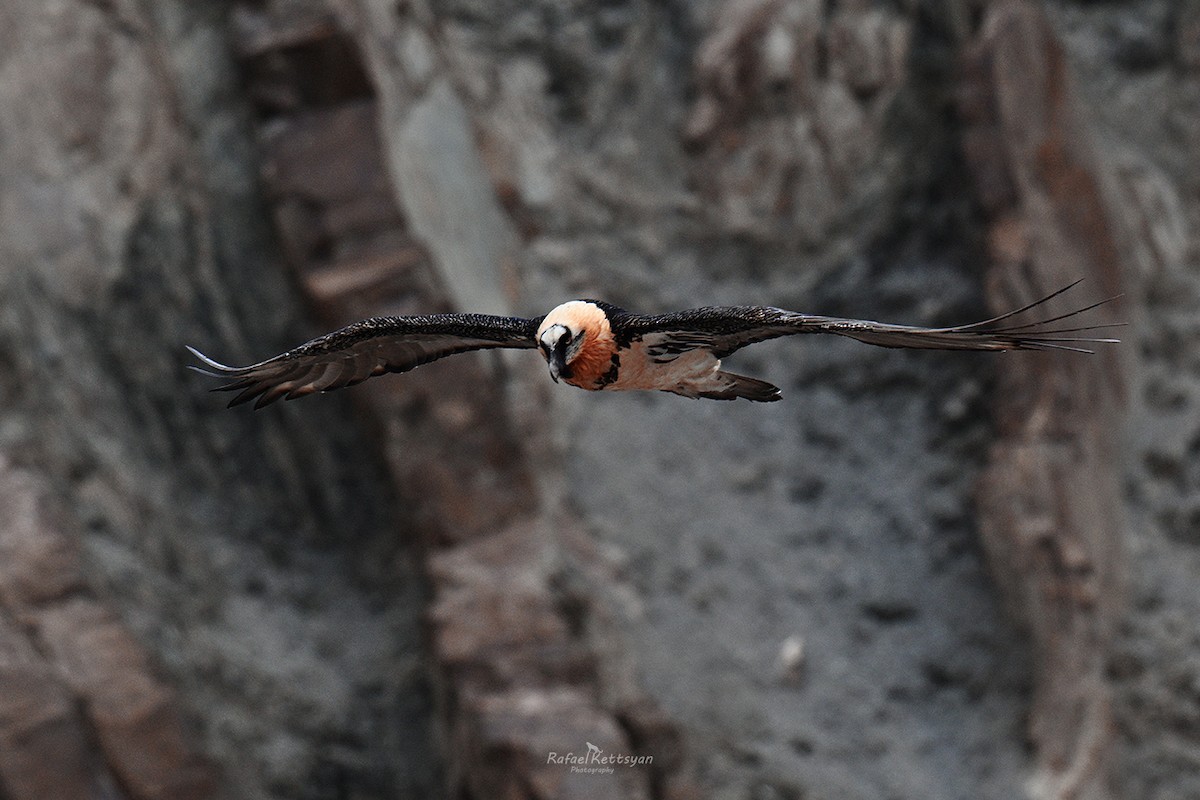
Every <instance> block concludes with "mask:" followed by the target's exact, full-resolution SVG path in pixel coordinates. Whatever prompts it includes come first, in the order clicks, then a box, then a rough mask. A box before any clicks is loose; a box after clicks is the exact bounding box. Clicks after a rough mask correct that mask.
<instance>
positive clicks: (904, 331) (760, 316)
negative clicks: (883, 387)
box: [614, 281, 1124, 361]
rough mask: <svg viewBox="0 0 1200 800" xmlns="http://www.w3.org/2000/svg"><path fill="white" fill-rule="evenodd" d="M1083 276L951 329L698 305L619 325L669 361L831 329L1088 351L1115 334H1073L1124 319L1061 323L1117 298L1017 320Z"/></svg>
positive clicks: (949, 343) (985, 345)
mask: <svg viewBox="0 0 1200 800" xmlns="http://www.w3.org/2000/svg"><path fill="white" fill-rule="evenodd" d="M1078 283H1079V282H1078V281H1076V282H1075V283H1073V284H1071V285H1070V286H1067V287H1065V288H1063V289H1060V290H1058V291H1057V292H1054V293H1053V294H1051V295H1048V296H1046V297H1043V298H1041V299H1040V300H1037V301H1035V302H1033V303H1030V304H1029V305H1027V306H1025V307H1023V308H1018V309H1016V310H1014V311H1010V312H1008V313H1007V314H1002V315H1000V316H998V317H994V318H992V319H988V320H983V321H982V322H975V323H971V324H969V325H958V326H955V327H951V328H922V327H917V326H914V325H891V324H888V323H884V322H872V321H869V320H859V319H841V318H839V317H822V316H814V315H811V314H799V313H796V312H794V311H785V310H783V309H780V308H770V307H766V306H728V307H722V308H696V309H692V310H690V311H680V312H677V313H674V314H661V315H656V316H642V315H635V314H626V315H624V316H622V317H620V318H618V320H616V325H615V326H614V327H615V328H617V329H619V331H620V335H621V336H622V337H623V338H624V339H626V340H627V341H639V340H640V341H644V342H645V343H646V345H647V349H648V351H649V354H650V356H651V357H652V358H656V359H658V360H661V361H668V360H670V359H672V358H674V357H675V356H677V355H679V353H682V352H686V351H687V350H693V349H696V348H706V349H710V350H712V352H713V354H714V355H716V356H717V357H718V358H724V357H725V356H727V355H729V354H730V353H733V352H734V351H736V350H739V349H740V348H742V347H745V346H746V345H749V344H754V343H755V342H762V341H765V340H767V339H774V338H777V337H780V336H793V335H796V334H801V333H832V334H836V335H838V336H848V337H850V338H852V339H857V340H859V341H860V342H866V343H868V344H874V345H879V346H881V347H907V348H925V349H933V350H1070V351H1074V352H1081V353H1090V352H1092V351H1091V350H1089V349H1087V348H1086V347H1085V345H1089V344H1113V343H1116V342H1118V341H1119V340H1117V339H1107V338H1095V337H1090V336H1078V335H1074V334H1079V333H1087V332H1090V331H1097V330H1101V329H1104V328H1113V327H1120V326H1121V325H1123V324H1124V323H1111V324H1097V325H1082V326H1072V325H1070V324H1069V323H1067V324H1065V325H1059V326H1056V325H1055V323H1059V322H1062V321H1063V320H1066V319H1069V318H1071V317H1074V316H1076V315H1079V314H1082V313H1084V312H1086V311H1091V310H1092V309H1094V308H1096V307H1098V306H1101V305H1104V304H1105V303H1108V302H1111V301H1113V300H1115V299H1117V298H1115V297H1112V298H1109V299H1108V300H1102V301H1101V302H1099V303H1093V304H1092V305H1089V306H1087V307H1085V308H1079V309H1075V310H1073V311H1069V312H1067V313H1064V314H1058V315H1055V316H1052V317H1049V318H1046V319H1038V320H1035V321H1032V322H1025V323H1019V322H1018V321H1017V319H1016V318H1017V317H1018V316H1019V315H1021V314H1024V313H1026V312H1029V311H1032V310H1033V309H1036V308H1038V307H1040V306H1042V305H1043V304H1044V303H1046V302H1047V301H1049V300H1051V299H1053V298H1054V297H1057V296H1058V295H1060V294H1062V293H1063V292H1065V291H1066V290H1067V289H1070V288H1071V287H1073V286H1075V285H1077V284H1078Z"/></svg>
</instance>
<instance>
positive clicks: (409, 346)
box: [188, 314, 541, 408]
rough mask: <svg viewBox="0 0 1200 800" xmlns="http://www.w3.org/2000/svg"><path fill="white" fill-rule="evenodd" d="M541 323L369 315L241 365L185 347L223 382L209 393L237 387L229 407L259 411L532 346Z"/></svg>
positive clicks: (480, 316)
mask: <svg viewBox="0 0 1200 800" xmlns="http://www.w3.org/2000/svg"><path fill="white" fill-rule="evenodd" d="M540 321H541V320H540V319H521V318H519V317H497V316H491V315H487V314H433V315H428V316H417V317H374V318H372V319H365V320H362V321H361V322H356V323H354V324H353V325H348V326H346V327H345V328H342V329H341V330H337V331H334V332H333V333H330V334H326V335H325V336H321V337H319V338H317V339H313V340H312V341H311V342H307V343H306V344H302V345H300V346H299V347H296V348H294V349H292V350H289V351H287V352H286V353H283V354H281V355H278V356H275V357H274V358H270V359H267V360H266V361H263V362H260V363H258V364H251V365H250V366H248V367H229V366H226V365H224V364H221V363H219V362H217V361H213V360H212V359H211V358H209V357H208V356H206V355H204V354H203V353H201V352H200V351H198V350H196V349H195V348H192V347H188V350H190V351H191V353H192V355H194V356H195V357H196V358H198V359H200V360H201V361H202V362H204V364H205V365H206V366H207V367H208V368H207V369H205V368H202V367H196V366H193V367H191V369H193V370H195V371H197V372H200V373H202V374H204V375H210V376H212V377H217V378H228V379H229V382H228V383H226V384H224V385H223V386H218V387H217V388H216V389H215V390H214V391H227V392H229V391H236V392H237V394H236V395H235V396H234V398H233V399H232V400H231V401H230V402H229V405H230V406H236V405H239V404H240V403H245V402H248V401H250V400H255V403H254V407H255V408H262V407H263V406H265V405H268V404H270V403H273V402H275V401H276V400H278V399H280V398H281V397H282V398H284V399H287V400H291V399H293V398H296V397H303V396H304V395H307V394H312V393H313V392H327V391H330V390H332V389H340V388H342V387H343V386H353V385H354V384H356V383H361V382H362V381H365V380H366V379H367V378H370V377H372V376H375V375H383V374H384V373H387V372H407V371H408V370H410V369H413V368H414V367H417V366H420V365H421V364H427V363H429V362H430V361H435V360H437V359H439V358H443V357H445V356H449V355H454V354H455V353H465V352H468V351H470V350H484V349H489V348H496V347H508V348H526V349H527V348H532V347H535V346H536V342H535V336H536V332H537V326H538V324H539V322H540ZM256 398H257V399H256Z"/></svg>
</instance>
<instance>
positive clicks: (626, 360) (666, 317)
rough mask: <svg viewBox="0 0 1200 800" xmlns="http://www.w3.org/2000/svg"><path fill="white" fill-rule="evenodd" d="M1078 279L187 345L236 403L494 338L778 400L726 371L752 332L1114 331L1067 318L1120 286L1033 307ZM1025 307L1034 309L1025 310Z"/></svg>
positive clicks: (673, 385) (902, 335)
mask: <svg viewBox="0 0 1200 800" xmlns="http://www.w3.org/2000/svg"><path fill="white" fill-rule="evenodd" d="M1078 283H1079V282H1078V281H1076V282H1075V283H1073V284H1071V285H1070V286H1067V287H1065V288H1063V289H1060V290H1058V291H1057V292H1054V293H1053V294H1050V295H1048V296H1046V297H1044V298H1042V299H1040V300H1037V301H1036V302H1033V303H1030V304H1029V305H1027V306H1024V307H1022V308H1018V309H1016V310H1014V311H1010V312H1009V313H1007V314H1002V315H1000V316H998V317H993V318H992V319H988V320H983V321H981V322H975V323H971V324H968V325H958V326H954V327H949V328H922V327H917V326H912V325H892V324H888V323H882V322H871V321H868V320H855V319H841V318H838V317H824V316H814V315H811V314H799V313H796V312H794V311H785V310H783V309H779V308H772V307H768V306H727V307H706V308H696V309H691V310H689V311H680V312H676V313H673V314H660V315H643V314H634V313H631V312H628V311H625V310H624V309H621V308H617V307H616V306H612V305H609V304H607V303H603V302H601V301H597V300H574V301H571V302H569V303H564V304H563V305H560V306H558V307H557V308H555V309H554V310H552V311H551V312H550V313H549V314H547V315H545V316H544V317H538V318H535V319H523V318H519V317H498V316H491V315H485V314H435V315H429V316H411V317H376V318H372V319H367V320H363V321H361V322H356V323H354V324H353V325H349V326H347V327H345V328H342V329H341V330H337V331H334V332H333V333H330V334H327V335H325V336H321V337H319V338H317V339H313V340H312V341H310V342H307V343H306V344H302V345H300V346H299V347H297V348H295V349H292V350H289V351H288V352H286V353H283V354H281V355H278V356H275V357H274V358H271V359H268V360H266V361H262V362H260V363H258V364H252V365H250V366H247V367H228V366H225V365H224V364H220V363H218V362H216V361H213V360H212V359H210V358H208V357H207V356H205V355H203V354H202V353H200V352H199V351H198V350H195V349H193V348H191V347H189V348H188V349H189V350H190V351H191V352H192V354H193V355H194V356H196V358H198V359H200V361H202V362H203V363H204V364H205V365H206V367H207V368H202V367H196V366H193V367H192V369H194V370H196V371H197V372H201V373H203V374H205V375H209V376H212V377H218V378H226V379H228V382H227V383H225V384H223V385H222V386H218V387H216V389H215V390H214V391H232V392H236V394H235V395H234V397H233V399H232V400H231V401H230V403H229V405H230V406H235V405H238V404H240V403H245V402H248V401H250V400H254V401H255V403H254V407H255V408H261V407H262V406H265V405H268V404H270V403H273V402H275V401H276V400H279V399H280V398H284V399H288V400H291V399H294V398H296V397H302V396H304V395H308V394H313V393H314V392H327V391H332V390H333V389H340V388H342V387H345V386H353V385H354V384H356V383H360V382H362V381H364V380H366V379H367V378H370V377H373V376H376V375H383V374H385V373H388V372H407V371H408V370H411V369H414V368H415V367H418V366H420V365H421V364H425V363H428V362H430V361H434V360H436V359H439V358H444V357H445V356H449V355H454V354H456V353H464V352H468V351H472V350H485V349H493V348H510V349H534V348H537V349H539V350H540V351H541V353H542V355H543V357H544V358H545V359H546V361H547V363H548V365H549V367H550V374H551V377H552V378H553V379H554V380H555V381H558V380H560V379H561V380H563V381H565V382H567V383H570V384H572V385H574V386H578V387H580V388H583V389H589V390H655V391H665V392H672V393H674V394H679V395H683V396H685V397H705V398H710V399H715V400H733V399H735V398H738V397H743V398H746V399H748V400H753V401H757V402H770V401H774V400H778V399H779V396H780V393H779V389H778V388H777V387H775V386H773V385H771V384H770V383H767V382H765V381H761V380H758V379H757V378H748V377H745V376H742V375H735V374H733V373H730V372H725V371H723V370H721V368H720V367H721V359H722V358H725V357H726V356H728V355H730V354H731V353H734V352H735V351H737V350H739V349H741V348H743V347H745V346H747V345H750V344H754V343H756V342H761V341H765V340H767V339H775V338H778V337H781V336H793V335H797V334H806V333H828V334H835V335H838V336H848V337H850V338H852V339H857V340H859V341H860V342H866V343H867V344H873V345H879V346H881V347H904V348H924V349H935V350H992V351H1001V350H1057V351H1069V352H1075V353H1090V352H1092V351H1091V350H1090V349H1089V345H1092V344H1110V343H1116V342H1117V341H1118V340H1116V339H1108V338H1097V337H1094V336H1092V335H1090V334H1092V333H1093V332H1095V331H1098V330H1101V329H1104V328H1111V327H1116V326H1117V325H1119V324H1121V323H1109V324H1096V325H1080V324H1077V323H1073V322H1068V321H1067V320H1070V319H1072V318H1074V317H1077V316H1078V315H1080V314H1083V313H1084V312H1087V311H1090V310H1092V309H1094V308H1096V307H1097V306H1100V305H1103V304H1104V303H1107V302H1109V301H1110V300H1112V299H1115V298H1109V300H1103V301H1101V302H1099V303H1093V304H1092V305H1089V306H1086V307H1084V308H1077V309H1074V310H1071V311H1068V312H1066V313H1061V314H1051V313H1048V312H1041V313H1037V312H1038V311H1040V309H1041V308H1042V307H1043V306H1044V305H1045V304H1047V303H1048V302H1049V301H1050V300H1052V299H1053V298H1055V297H1057V296H1059V295H1061V294H1063V293H1064V292H1066V291H1067V290H1068V289H1070V288H1072V287H1073V286H1075V285H1077V284H1078ZM1027 317H1034V319H1032V321H1021V320H1022V319H1024V318H1027ZM1038 317H1040V318H1038Z"/></svg>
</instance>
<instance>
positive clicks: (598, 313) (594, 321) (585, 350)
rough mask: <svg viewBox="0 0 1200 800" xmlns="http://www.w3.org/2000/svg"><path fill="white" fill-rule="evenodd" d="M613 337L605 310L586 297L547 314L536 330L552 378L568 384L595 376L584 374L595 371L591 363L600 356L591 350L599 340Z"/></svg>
mask: <svg viewBox="0 0 1200 800" xmlns="http://www.w3.org/2000/svg"><path fill="white" fill-rule="evenodd" d="M611 338H612V332H611V329H610V328H609V325H608V318H607V317H606V316H605V314H604V311H602V310H601V309H600V308H599V307H598V306H596V305H595V304H594V303H589V302H587V301H585V300H572V301H571V302H569V303H563V304H562V305H560V306H558V307H557V308H555V309H554V310H553V311H551V312H550V313H549V314H547V315H546V317H545V319H543V320H542V324H541V325H540V326H539V327H538V332H537V344H538V349H539V350H541V351H542V356H544V357H545V359H546V363H547V364H549V365H550V377H551V378H553V379H554V381H555V382H556V383H557V382H558V379H559V378H562V379H563V380H565V381H566V382H567V383H577V382H579V381H582V380H585V379H590V378H592V377H593V376H591V375H590V374H582V373H590V372H591V371H592V364H591V362H592V361H593V360H595V357H596V356H598V353H595V352H592V351H593V350H596V349H597V348H596V347H595V345H596V344H597V343H598V342H600V341H603V340H611ZM604 358H605V359H607V358H608V356H607V355H605V356H604ZM581 367H582V368H583V369H581Z"/></svg>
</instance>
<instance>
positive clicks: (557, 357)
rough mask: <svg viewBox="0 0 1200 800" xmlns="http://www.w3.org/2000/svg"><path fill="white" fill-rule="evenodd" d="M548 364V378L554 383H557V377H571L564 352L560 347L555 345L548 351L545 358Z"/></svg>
mask: <svg viewBox="0 0 1200 800" xmlns="http://www.w3.org/2000/svg"><path fill="white" fill-rule="evenodd" d="M547 363H549V365H550V378H551V380H553V381H554V382H555V383H558V379H559V377H560V376H561V377H566V378H569V377H571V372H570V370H568V369H567V362H566V352H565V351H564V350H563V348H561V347H556V348H554V349H553V350H551V351H550V357H549V358H548V359H547Z"/></svg>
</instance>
